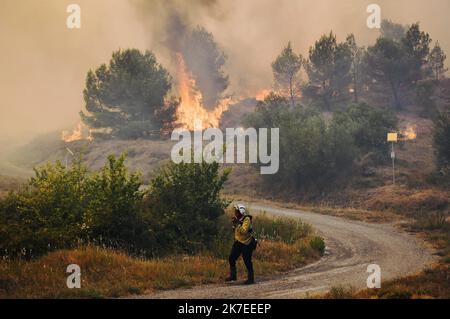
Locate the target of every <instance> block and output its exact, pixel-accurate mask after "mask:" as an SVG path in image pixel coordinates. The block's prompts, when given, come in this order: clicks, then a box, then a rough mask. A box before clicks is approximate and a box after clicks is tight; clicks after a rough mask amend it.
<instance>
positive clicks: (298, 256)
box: [0, 239, 319, 298]
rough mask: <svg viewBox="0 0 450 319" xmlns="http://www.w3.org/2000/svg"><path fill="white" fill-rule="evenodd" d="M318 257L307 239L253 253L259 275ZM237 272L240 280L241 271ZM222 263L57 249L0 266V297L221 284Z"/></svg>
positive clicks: (120, 293) (275, 244)
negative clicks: (72, 269) (75, 280)
mask: <svg viewBox="0 0 450 319" xmlns="http://www.w3.org/2000/svg"><path fill="white" fill-rule="evenodd" d="M313 256H316V257H319V253H317V252H316V251H313V250H312V249H311V248H310V247H309V243H308V241H307V239H304V240H303V241H301V242H296V243H295V244H292V245H288V244H285V243H282V242H270V241H263V242H262V243H261V244H260V245H259V247H258V249H257V250H256V252H255V255H254V263H255V272H256V274H257V276H258V277H261V276H268V275H273V274H277V273H280V272H284V271H287V270H290V269H293V268H296V267H299V266H301V265H304V264H305V263H306V262H307V261H310V260H311V259H313ZM69 264H77V265H79V266H80V267H81V273H82V275H81V278H82V288H81V289H68V288H67V286H66V278H67V275H68V274H66V273H65V270H66V267H67V266H68V265H69ZM238 269H240V270H241V272H240V275H241V277H244V275H245V270H244V269H245V267H244V265H243V263H242V261H239V266H238ZM227 271H228V264H227V261H226V260H224V259H219V258H216V257H212V256H207V255H204V256H176V257H167V258H162V259H152V260H144V259H139V258H133V257H130V256H128V255H127V254H124V253H121V252H118V251H112V250H108V249H103V248H98V247H81V248H78V249H74V250H60V251H56V252H52V253H49V254H48V255H46V256H44V257H41V258H39V259H37V260H33V261H18V260H16V261H2V262H0V298H103V297H119V296H127V295H130V294H141V293H144V292H146V291H152V290H159V289H174V288H180V287H189V286H194V285H199V284H207V283H218V282H222V281H223V279H224V278H225V277H226V275H227Z"/></svg>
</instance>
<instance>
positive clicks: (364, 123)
mask: <svg viewBox="0 0 450 319" xmlns="http://www.w3.org/2000/svg"><path fill="white" fill-rule="evenodd" d="M334 121H335V123H337V125H340V126H344V127H347V128H348V129H349V130H350V131H351V134H352V136H353V139H354V142H355V145H356V147H357V148H358V149H359V151H360V153H361V154H366V153H369V152H372V153H376V154H378V155H385V154H387V151H388V148H389V144H388V143H387V142H386V135H387V133H388V132H392V131H395V130H396V127H397V122H398V120H397V117H396V116H395V114H394V113H393V112H392V111H391V110H389V109H381V108H375V107H372V106H370V105H367V104H365V103H359V104H354V105H351V106H350V107H349V108H348V109H347V110H346V111H344V112H338V113H336V114H335V115H334ZM384 157H386V156H384Z"/></svg>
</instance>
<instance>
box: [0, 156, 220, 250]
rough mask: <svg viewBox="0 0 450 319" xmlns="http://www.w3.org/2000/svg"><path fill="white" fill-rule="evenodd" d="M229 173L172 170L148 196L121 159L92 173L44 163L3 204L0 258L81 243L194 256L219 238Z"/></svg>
mask: <svg viewBox="0 0 450 319" xmlns="http://www.w3.org/2000/svg"><path fill="white" fill-rule="evenodd" d="M228 174H229V172H228V171H226V172H224V173H223V174H219V165H218V164H217V163H213V164H206V163H203V164H177V165H175V164H170V165H168V166H167V167H166V168H164V169H163V171H162V172H161V174H160V175H159V176H157V177H156V178H155V180H154V181H153V182H152V187H151V190H150V192H147V191H143V190H142V181H141V176H140V175H139V174H137V173H129V172H128V171H127V168H126V166H125V156H124V155H122V156H121V157H119V158H116V157H114V156H110V157H109V158H108V161H107V163H106V164H105V166H104V167H103V169H102V170H101V171H99V172H96V173H91V172H89V171H88V170H87V169H86V167H85V166H84V165H83V164H82V163H81V160H78V161H75V162H74V163H73V164H72V166H71V167H68V168H66V167H64V166H63V165H61V163H59V162H57V163H56V164H54V165H50V164H48V165H46V166H44V167H42V168H40V169H37V170H36V176H35V177H33V178H32V179H31V180H30V182H29V185H28V187H27V188H26V189H25V190H23V191H21V192H19V193H11V194H9V195H8V196H7V197H6V198H4V199H2V200H0V256H7V257H18V256H21V257H26V258H30V257H35V256H39V255H42V254H44V253H46V252H48V251H52V250H55V249H61V248H71V247H75V246H77V245H79V244H80V243H94V244H96V245H103V246H107V247H114V248H119V249H124V250H126V251H128V252H130V253H134V254H144V255H155V254H161V255H162V254H166V253H168V252H172V251H182V252H195V251H197V250H199V249H202V248H205V247H208V245H211V243H212V242H214V236H216V235H217V234H216V233H215V231H216V230H217V228H216V227H217V225H216V222H217V219H218V218H219V217H220V215H221V214H222V212H223V209H224V208H225V207H226V206H227V204H228V203H227V202H226V201H225V200H223V199H222V198H221V197H220V191H221V189H222V187H223V183H224V182H225V181H226V179H227V176H228Z"/></svg>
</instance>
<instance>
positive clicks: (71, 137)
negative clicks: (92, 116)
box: [61, 122, 94, 143]
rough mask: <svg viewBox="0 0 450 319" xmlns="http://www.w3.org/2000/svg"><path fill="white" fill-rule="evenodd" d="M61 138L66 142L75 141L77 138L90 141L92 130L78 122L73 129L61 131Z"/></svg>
mask: <svg viewBox="0 0 450 319" xmlns="http://www.w3.org/2000/svg"><path fill="white" fill-rule="evenodd" d="M86 130H87V131H88V132H87V135H86V133H85V132H86ZM84 136H85V137H84ZM61 139H62V140H63V141H64V142H66V143H70V142H75V141H79V140H83V139H85V140H88V141H92V140H93V139H94V138H93V136H92V130H91V129H88V128H87V127H86V126H85V125H84V124H83V123H81V122H79V123H78V124H77V125H76V127H75V128H74V129H73V131H72V132H70V131H62V133H61Z"/></svg>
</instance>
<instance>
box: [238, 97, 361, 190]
mask: <svg viewBox="0 0 450 319" xmlns="http://www.w3.org/2000/svg"><path fill="white" fill-rule="evenodd" d="M246 124H247V125H248V126H252V127H278V128H279V129H280V170H279V172H278V173H277V174H275V175H273V176H267V178H268V179H269V180H270V181H273V179H275V181H283V184H286V186H287V185H296V186H298V187H309V186H313V185H315V186H320V185H325V183H326V184H329V183H328V182H326V181H328V180H329V179H330V178H331V177H332V176H336V175H338V174H340V173H344V172H345V171H346V170H347V169H348V168H350V167H351V165H352V162H353V159H354V157H355V148H354V142H353V137H352V135H351V131H350V130H349V129H348V128H347V127H346V126H342V125H339V123H337V122H336V121H331V123H327V122H326V121H325V119H324V118H323V116H322V115H321V114H320V113H318V112H317V111H315V110H313V109H311V108H301V109H299V108H296V109H294V110H293V109H292V108H290V107H289V104H288V102H287V101H286V99H284V98H282V97H279V96H277V95H274V94H272V95H270V96H268V97H267V98H266V100H265V101H263V102H260V103H258V106H257V110H256V112H255V113H254V114H252V115H251V116H249V117H248V118H247V119H246Z"/></svg>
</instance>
